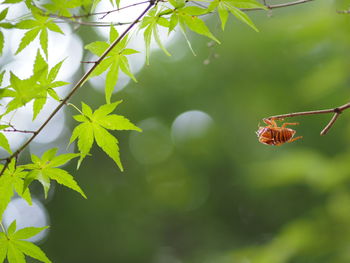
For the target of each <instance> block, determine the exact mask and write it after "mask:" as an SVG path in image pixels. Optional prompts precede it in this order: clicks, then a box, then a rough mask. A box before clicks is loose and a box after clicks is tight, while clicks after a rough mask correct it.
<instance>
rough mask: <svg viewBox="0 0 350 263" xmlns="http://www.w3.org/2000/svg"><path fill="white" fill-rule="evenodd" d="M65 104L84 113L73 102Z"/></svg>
mask: <svg viewBox="0 0 350 263" xmlns="http://www.w3.org/2000/svg"><path fill="white" fill-rule="evenodd" d="M67 106H72V107H73V108H74V109H76V110H77V111H78V112H79V113H80V114H81V115H84V113H82V111H81V110H80V109H79V108H78V107H77V106H75V105H74V104H73V103H67Z"/></svg>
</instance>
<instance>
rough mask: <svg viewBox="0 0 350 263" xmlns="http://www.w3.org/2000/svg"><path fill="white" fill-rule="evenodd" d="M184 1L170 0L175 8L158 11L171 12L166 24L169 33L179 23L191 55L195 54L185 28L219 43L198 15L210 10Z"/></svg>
mask: <svg viewBox="0 0 350 263" xmlns="http://www.w3.org/2000/svg"><path fill="white" fill-rule="evenodd" d="M185 2H186V1H183V0H172V1H170V3H171V4H172V5H173V6H174V7H175V9H167V10H165V11H163V12H161V13H160V15H163V14H171V16H170V20H169V24H168V28H169V33H170V32H171V31H173V30H174V29H175V27H176V26H177V25H180V29H181V32H182V34H183V35H184V37H185V39H186V41H187V44H188V46H189V48H190V50H191V51H192V53H193V55H196V54H195V52H194V51H193V49H192V45H191V42H190V41H189V39H188V37H187V35H186V29H187V28H189V29H190V30H191V31H193V32H195V33H197V34H200V35H203V36H206V37H208V38H210V39H212V40H214V41H216V42H217V43H219V44H220V41H219V40H218V39H217V38H216V37H215V36H214V35H213V34H212V33H211V32H210V30H209V28H208V27H207V25H206V24H205V23H204V21H203V20H202V19H200V18H199V16H200V15H204V14H207V13H209V12H210V10H209V9H205V8H200V7H197V6H186V5H185Z"/></svg>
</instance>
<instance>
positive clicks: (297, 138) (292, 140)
mask: <svg viewBox="0 0 350 263" xmlns="http://www.w3.org/2000/svg"><path fill="white" fill-rule="evenodd" d="M301 138H303V136H298V137H296V138H294V139H291V140H289V141H288V143H290V142H294V141H296V140H299V139H301Z"/></svg>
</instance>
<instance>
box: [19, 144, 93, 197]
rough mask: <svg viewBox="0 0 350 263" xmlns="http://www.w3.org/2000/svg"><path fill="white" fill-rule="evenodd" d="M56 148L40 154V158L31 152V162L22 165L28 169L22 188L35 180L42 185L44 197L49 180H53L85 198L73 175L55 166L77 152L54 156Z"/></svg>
mask: <svg viewBox="0 0 350 263" xmlns="http://www.w3.org/2000/svg"><path fill="white" fill-rule="evenodd" d="M57 150H58V149H57V148H53V149H49V150H47V151H46V152H45V153H44V154H43V155H42V157H41V159H40V158H39V157H37V156H36V155H34V154H32V156H31V157H32V162H33V163H32V164H27V165H24V166H22V167H23V168H25V169H27V170H29V172H28V174H27V175H26V178H25V182H24V190H27V189H28V186H29V184H30V183H31V182H32V181H33V180H37V181H39V182H40V183H41V185H42V186H43V188H44V193H45V198H46V197H47V193H48V191H49V189H50V180H55V181H56V182H57V183H59V184H62V185H64V186H66V187H68V188H71V189H72V190H75V191H77V192H78V193H80V194H81V195H82V196H83V197H84V198H86V195H85V194H84V192H83V190H81V188H80V187H79V186H78V184H77V182H76V181H75V180H74V178H73V176H72V175H70V174H69V173H68V172H66V171H65V170H62V169H59V168H57V167H58V166H61V165H64V164H65V163H66V162H68V161H70V160H71V159H73V158H76V157H78V156H79V154H76V153H66V154H61V155H58V156H56V153H57Z"/></svg>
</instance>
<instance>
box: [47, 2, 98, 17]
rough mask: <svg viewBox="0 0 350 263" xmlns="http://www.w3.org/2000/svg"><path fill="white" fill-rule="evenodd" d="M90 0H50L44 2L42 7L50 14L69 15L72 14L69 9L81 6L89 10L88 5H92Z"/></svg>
mask: <svg viewBox="0 0 350 263" xmlns="http://www.w3.org/2000/svg"><path fill="white" fill-rule="evenodd" d="M91 2H92V1H91V0H51V1H49V3H47V4H44V5H43V7H45V9H46V10H47V11H49V13H51V14H57V15H61V16H66V17H71V16H72V15H73V14H72V12H71V10H70V9H76V8H79V7H81V8H82V9H86V10H89V9H90V8H89V7H90V6H91V5H92V3H91ZM72 11H73V10H72Z"/></svg>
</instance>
